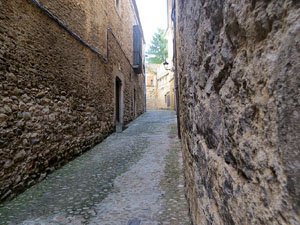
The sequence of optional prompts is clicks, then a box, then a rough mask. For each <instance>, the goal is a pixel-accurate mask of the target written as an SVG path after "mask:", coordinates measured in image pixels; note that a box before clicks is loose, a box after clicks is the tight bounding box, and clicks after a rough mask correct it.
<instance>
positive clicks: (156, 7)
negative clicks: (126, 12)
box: [136, 0, 167, 50]
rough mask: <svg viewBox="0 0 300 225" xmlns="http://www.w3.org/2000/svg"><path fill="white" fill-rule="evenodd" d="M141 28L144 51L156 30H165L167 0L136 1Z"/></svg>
mask: <svg viewBox="0 0 300 225" xmlns="http://www.w3.org/2000/svg"><path fill="white" fill-rule="evenodd" d="M136 3H137V6H138V9H139V14H140V19H141V23H142V26H143V31H144V36H145V41H146V50H147V49H148V47H149V45H150V44H151V40H152V36H153V35H154V33H155V32H156V31H157V29H158V28H162V29H166V28H167V0H136Z"/></svg>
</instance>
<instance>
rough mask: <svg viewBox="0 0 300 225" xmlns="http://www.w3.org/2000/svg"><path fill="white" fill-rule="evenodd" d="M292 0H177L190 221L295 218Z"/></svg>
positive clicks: (299, 20)
mask: <svg viewBox="0 0 300 225" xmlns="http://www.w3.org/2000/svg"><path fill="white" fill-rule="evenodd" d="M299 5H300V4H299V1H297V0H293V1H292V0H282V1H278V0H268V1H263V0H251V1H250V0H242V1H241V0H226V1H223V0H184V1H183V0H177V45H178V46H177V51H178V53H177V54H178V55H177V56H178V73H179V84H180V87H179V88H180V105H181V107H180V115H181V118H180V119H181V124H182V125H181V129H182V144H183V148H184V162H185V176H186V181H187V190H188V194H187V195H188V199H189V203H190V209H191V215H192V219H193V223H194V224H230V225H232V224H272V225H273V224H293V225H296V224H300V216H299V215H300V186H299V185H300V159H299V157H300V154H299V153H300V149H299V148H300V147H299V146H300V74H299V71H300V45H299V44H300V9H299Z"/></svg>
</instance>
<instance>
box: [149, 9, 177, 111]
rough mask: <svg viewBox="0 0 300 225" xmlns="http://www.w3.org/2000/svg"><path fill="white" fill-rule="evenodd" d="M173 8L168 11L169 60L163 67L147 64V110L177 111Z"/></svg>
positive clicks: (166, 36) (166, 34)
mask: <svg viewBox="0 0 300 225" xmlns="http://www.w3.org/2000/svg"><path fill="white" fill-rule="evenodd" d="M171 13H172V8H171V9H170V8H169V9H168V29H167V31H166V32H165V38H166V39H167V40H168V58H167V60H166V62H167V64H166V63H163V64H161V65H157V64H147V66H146V77H147V78H146V79H147V87H146V90H147V94H146V96H147V101H146V102H147V109H169V110H175V107H176V104H175V87H174V68H173V36H174V35H173V34H174V30H173V24H172V20H171Z"/></svg>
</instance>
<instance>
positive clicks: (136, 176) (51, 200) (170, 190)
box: [0, 111, 190, 225]
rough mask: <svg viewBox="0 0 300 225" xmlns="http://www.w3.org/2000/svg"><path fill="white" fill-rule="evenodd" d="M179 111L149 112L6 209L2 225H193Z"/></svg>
mask: <svg viewBox="0 0 300 225" xmlns="http://www.w3.org/2000/svg"><path fill="white" fill-rule="evenodd" d="M176 134H177V128H176V115H175V113H174V112H173V111H148V112H147V113H145V114H144V115H142V116H141V117H139V118H138V119H137V120H135V121H134V122H132V123H130V124H129V127H128V128H127V129H126V130H125V131H123V132H122V133H115V134H113V135H111V136H110V137H108V138H107V139H106V140H105V141H103V142H102V143H101V144H99V145H97V146H96V147H94V148H93V149H92V150H91V151H89V152H87V153H85V154H84V155H82V156H80V157H78V158H77V159H75V160H73V161H72V162H70V163H68V164H67V165H65V166H64V167H63V168H62V169H60V170H57V171H55V172H54V173H52V174H50V175H49V176H48V177H47V178H46V179H45V180H44V181H42V182H40V183H39V184H37V185H35V186H33V187H31V188H30V189H28V190H27V191H25V192H24V193H23V194H21V195H19V196H18V197H17V198H15V199H14V200H12V201H9V202H6V203H5V204H3V205H0V224H1V225H4V224H5V225H8V224H24V225H25V224H26V225H31V224H32V225H50V224H51V225H56V224H94V225H96V224H97V225H98V224H99V225H123V224H124V225H139V224H140V225H150V224H151V225H155V224H171V225H188V224H190V222H189V217H188V206H187V202H186V199H185V195H184V178H183V169H182V156H181V150H180V143H179V140H178V139H177V135H176Z"/></svg>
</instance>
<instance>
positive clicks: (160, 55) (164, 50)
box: [147, 29, 168, 64]
mask: <svg viewBox="0 0 300 225" xmlns="http://www.w3.org/2000/svg"><path fill="white" fill-rule="evenodd" d="M164 33H165V31H164V30H163V29H158V31H157V32H156V33H155V34H154V36H153V38H152V41H151V45H150V48H149V51H148V52H147V54H148V55H149V58H148V59H147V61H148V62H149V63H154V64H161V63H163V62H164V61H165V60H166V58H167V57H168V41H167V40H166V39H165V37H164Z"/></svg>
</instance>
